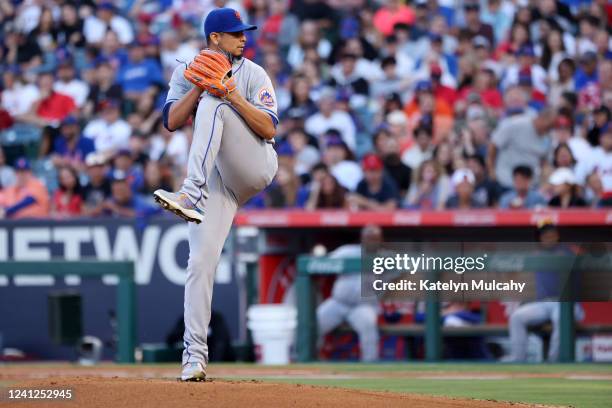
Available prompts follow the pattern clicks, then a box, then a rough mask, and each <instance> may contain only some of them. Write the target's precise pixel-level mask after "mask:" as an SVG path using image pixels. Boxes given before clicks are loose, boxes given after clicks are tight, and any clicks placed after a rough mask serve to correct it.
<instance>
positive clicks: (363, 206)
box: [347, 153, 400, 210]
mask: <svg viewBox="0 0 612 408" xmlns="http://www.w3.org/2000/svg"><path fill="white" fill-rule="evenodd" d="M361 165H362V167H363V174H364V176H363V179H362V180H361V181H360V182H359V184H357V189H356V193H355V194H349V195H348V198H347V201H348V203H349V207H350V208H351V209H355V210H394V209H396V208H397V206H398V203H399V200H400V197H399V190H398V188H397V185H396V184H395V181H394V180H393V179H392V178H391V177H389V176H387V175H386V174H385V173H384V164H383V162H382V160H381V159H380V157H378V156H377V155H376V154H373V153H370V154H367V155H366V156H365V157H364V158H363V160H362V162H361Z"/></svg>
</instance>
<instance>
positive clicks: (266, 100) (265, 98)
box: [259, 88, 274, 108]
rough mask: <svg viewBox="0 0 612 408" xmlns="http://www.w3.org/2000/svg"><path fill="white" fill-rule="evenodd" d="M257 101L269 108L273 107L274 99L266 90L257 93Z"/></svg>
mask: <svg viewBox="0 0 612 408" xmlns="http://www.w3.org/2000/svg"><path fill="white" fill-rule="evenodd" d="M259 101H260V102H261V103H263V104H264V105H265V106H267V107H269V108H271V107H273V106H274V97H273V96H272V92H270V90H269V89H267V88H264V89H262V90H261V91H259Z"/></svg>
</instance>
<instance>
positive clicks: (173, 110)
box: [164, 86, 202, 132]
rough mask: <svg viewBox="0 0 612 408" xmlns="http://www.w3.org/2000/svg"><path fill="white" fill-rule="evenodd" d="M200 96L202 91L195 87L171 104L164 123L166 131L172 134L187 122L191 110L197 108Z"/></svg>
mask: <svg viewBox="0 0 612 408" xmlns="http://www.w3.org/2000/svg"><path fill="white" fill-rule="evenodd" d="M201 95H202V90H201V89H200V88H198V87H197V86H196V87H193V88H192V89H191V90H189V92H187V93H186V94H185V95H183V97H181V99H179V100H178V101H175V102H171V103H170V108H169V110H168V117H167V120H165V121H164V126H165V127H166V129H168V130H169V131H171V132H173V131H175V130H176V129H178V128H180V127H181V126H182V125H183V124H184V123H185V122H187V119H189V115H191V114H192V113H193V110H194V109H195V107H196V106H197V104H198V101H199V100H200V96H201Z"/></svg>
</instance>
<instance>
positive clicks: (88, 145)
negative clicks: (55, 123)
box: [51, 115, 96, 170]
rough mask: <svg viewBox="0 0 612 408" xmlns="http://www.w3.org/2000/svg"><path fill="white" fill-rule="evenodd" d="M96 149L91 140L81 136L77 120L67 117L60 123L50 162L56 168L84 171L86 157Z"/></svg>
mask: <svg viewBox="0 0 612 408" xmlns="http://www.w3.org/2000/svg"><path fill="white" fill-rule="evenodd" d="M95 150H96V148H95V146H94V142H93V140H92V139H90V138H88V137H83V136H82V135H81V127H80V125H79V122H78V120H77V118H75V117H74V116H72V115H71V116H67V117H66V118H65V119H64V120H63V121H62V123H61V126H60V134H59V136H58V137H56V138H55V142H54V143H53V151H52V153H51V154H52V160H53V164H54V165H55V166H56V167H63V166H72V167H74V168H76V169H79V170H84V165H83V163H84V162H85V158H86V157H87V155H88V154H89V153H91V152H93V151H95Z"/></svg>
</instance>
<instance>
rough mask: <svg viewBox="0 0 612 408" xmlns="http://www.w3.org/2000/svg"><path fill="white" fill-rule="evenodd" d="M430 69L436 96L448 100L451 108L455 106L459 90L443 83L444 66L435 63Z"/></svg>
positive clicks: (438, 98)
mask: <svg viewBox="0 0 612 408" xmlns="http://www.w3.org/2000/svg"><path fill="white" fill-rule="evenodd" d="M429 71H430V72H431V84H432V86H433V93H434V96H435V98H436V99H437V100H443V101H446V102H447V103H448V105H449V107H451V108H452V107H453V106H455V101H456V100H457V91H455V90H454V89H453V88H451V87H450V86H446V85H444V84H443V83H442V67H441V66H440V65H438V64H435V63H434V64H431V66H430V67H429Z"/></svg>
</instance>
